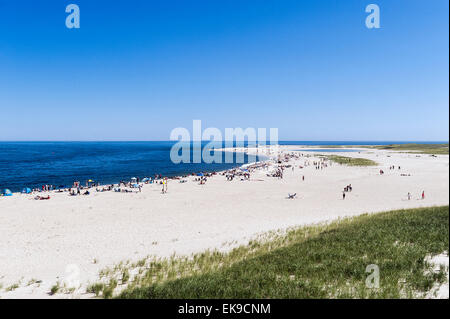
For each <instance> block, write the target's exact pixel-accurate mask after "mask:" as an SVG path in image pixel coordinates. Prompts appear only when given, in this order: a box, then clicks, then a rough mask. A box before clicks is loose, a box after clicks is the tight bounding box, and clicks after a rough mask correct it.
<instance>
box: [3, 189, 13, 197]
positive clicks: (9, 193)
mask: <svg viewBox="0 0 450 319" xmlns="http://www.w3.org/2000/svg"><path fill="white" fill-rule="evenodd" d="M2 195H3V196H12V195H13V194H12V192H11V191H10V190H9V189H4V190H3V191H2Z"/></svg>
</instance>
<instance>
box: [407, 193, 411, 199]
mask: <svg viewBox="0 0 450 319" xmlns="http://www.w3.org/2000/svg"><path fill="white" fill-rule="evenodd" d="M408 200H411V193H410V192H408Z"/></svg>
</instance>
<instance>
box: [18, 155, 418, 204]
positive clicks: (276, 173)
mask: <svg viewBox="0 0 450 319" xmlns="http://www.w3.org/2000/svg"><path fill="white" fill-rule="evenodd" d="M312 156H313V155H311V154H303V153H296V152H291V153H282V154H281V155H278V157H277V158H272V159H270V160H266V161H262V162H256V163H252V164H246V165H243V166H241V167H236V168H232V169H228V170H225V171H223V172H200V173H191V174H189V175H183V176H172V177H164V176H162V175H161V174H155V175H154V176H153V177H145V178H142V179H141V178H139V177H133V178H131V180H130V181H125V180H121V181H120V182H119V183H118V184H109V185H103V186H101V185H100V183H98V182H95V181H93V180H87V181H86V182H85V184H84V185H82V184H81V183H80V182H79V181H75V182H74V183H73V185H72V186H71V187H68V188H64V186H59V187H55V186H54V185H47V184H46V185H42V186H41V187H40V188H35V189H33V190H30V191H29V192H28V191H27V192H26V193H31V194H36V193H50V192H55V193H64V192H67V193H68V195H69V196H89V195H91V193H92V191H93V190H95V192H97V193H103V192H112V191H114V192H118V193H140V192H142V188H143V186H144V184H159V185H160V186H161V193H162V194H166V193H167V192H168V184H169V181H170V180H178V181H179V182H180V183H186V182H188V180H187V177H188V176H192V177H193V179H192V180H193V181H194V182H197V183H198V184H199V185H205V184H206V182H207V181H208V178H212V177H214V176H215V175H222V176H225V178H226V179H227V181H229V182H231V181H234V180H235V179H236V178H237V179H240V181H250V180H251V174H252V173H253V172H255V171H267V173H265V175H266V176H268V177H275V178H277V179H280V180H282V179H283V178H284V175H285V174H286V170H287V169H291V171H292V173H293V174H294V173H295V168H296V167H298V168H299V169H300V170H302V169H304V168H306V167H308V166H314V168H315V170H323V169H326V168H328V167H331V166H332V161H331V160H329V159H328V158H327V157H322V156H319V158H318V159H317V157H314V158H313V159H312V160H310V158H311V157H312ZM299 160H300V161H302V163H300V164H299V163H298V162H299ZM396 168H397V169H398V170H400V169H401V167H400V166H396V165H391V166H389V170H395V169H396ZM379 173H380V175H383V174H384V171H383V169H380V170H379ZM404 175H405V174H402V176H404ZM408 176H410V175H409V174H408ZM300 178H301V180H302V181H305V175H304V174H300ZM27 190H29V189H27ZM352 190H353V187H352V185H351V184H349V185H347V186H345V187H344V190H343V192H342V199H345V198H346V193H349V192H352ZM296 196H297V193H292V194H291V193H289V194H288V198H290V199H293V198H296ZM407 198H408V200H411V198H412V195H411V193H410V192H408V194H407ZM420 198H421V199H422V200H423V199H425V192H424V191H422V193H421V196H420ZM34 199H35V200H49V199H50V195H48V194H47V195H45V196H44V195H37V196H35V197H34Z"/></svg>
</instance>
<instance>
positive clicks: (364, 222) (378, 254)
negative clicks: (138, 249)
mask: <svg viewBox="0 0 450 319" xmlns="http://www.w3.org/2000/svg"><path fill="white" fill-rule="evenodd" d="M448 250H449V207H448V206H444V207H430V208H419V209H409V210H398V211H390V212H385V213H378V214H371V215H367V214H366V215H362V216H358V217H354V218H345V219H340V220H338V221H335V222H333V223H330V224H322V225H314V226H308V227H301V228H298V229H293V230H289V231H287V232H285V233H284V234H281V233H273V234H268V235H265V236H264V237H262V238H260V239H258V240H254V241H251V242H250V243H249V244H248V245H245V246H241V247H238V248H235V249H233V250H232V251H231V252H229V253H224V252H218V251H207V252H204V253H202V254H197V255H194V256H191V257H185V258H180V257H175V256H173V257H172V258H169V259H156V258H148V259H144V260H141V261H139V262H137V263H135V264H128V263H127V264H123V265H119V266H117V267H116V268H114V269H110V270H108V271H105V272H104V273H103V274H102V276H103V282H102V283H101V284H94V285H92V286H91V288H90V289H91V290H90V291H92V292H95V293H96V294H97V295H98V296H103V297H106V298H108V297H117V298H420V297H424V296H425V295H426V294H427V293H429V291H430V290H431V289H432V287H433V286H434V285H436V284H439V283H442V282H443V281H445V278H446V272H447V271H448V269H440V271H438V272H433V271H431V268H432V265H430V264H429V263H427V261H426V258H425V257H426V256H434V255H437V254H440V253H442V252H445V251H448ZM374 265H375V266H374ZM368 267H369V268H368ZM374 267H377V268H378V269H379V287H378V288H376V287H373V286H371V287H368V286H367V283H366V281H367V280H368V276H370V275H373V273H371V272H370V271H373V270H374V269H375V268H374ZM368 269H369V272H367V271H368ZM125 270H126V271H127V273H126V275H125V277H126V282H124V281H123V280H121V277H122V276H124V275H123V274H124V271H125Z"/></svg>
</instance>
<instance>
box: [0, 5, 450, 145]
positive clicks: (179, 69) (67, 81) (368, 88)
mask: <svg viewBox="0 0 450 319" xmlns="http://www.w3.org/2000/svg"><path fill="white" fill-rule="evenodd" d="M70 3H75V4H78V5H79V7H80V11H81V12H80V13H81V28H80V29H76V30H75V29H67V28H66V26H65V19H66V16H67V13H65V7H66V5H68V4H70ZM370 3H376V4H378V5H379V6H380V9H381V28H380V29H367V28H366V27H365V18H366V16H367V13H366V12H365V7H366V5H368V4H370ZM448 12H449V3H448V0H433V1H427V0H421V1H418V0H408V1H406V0H405V1H401V0H395V1H393V0H389V1H386V0H383V1H381V0H367V1H361V0H345V1H342V0H334V1H331V0H318V1H312V0H310V1H299V0H292V1H291V0H283V1H280V0H264V1H262V0H205V1H196V0H189V1H186V0H184V1H183V0H180V1H172V0H164V1H144V0H142V1H133V0H127V1H123V0H115V1H109V0H108V1H95V0H70V1H62V0H59V1H50V0H44V1H32V0H28V1H16V0H0V139H2V140H168V139H169V134H170V131H171V130H172V129H173V128H175V127H179V126H182V127H186V128H189V129H190V130H191V127H192V120H193V119H200V120H202V121H203V127H207V126H214V127H217V128H219V129H221V130H223V129H224V128H225V127H244V128H245V127H256V128H257V127H278V128H279V135H280V136H279V137H280V140H446V141H447V140H448V130H449V122H448V116H449V89H448V85H449V33H448V29H449V13H448Z"/></svg>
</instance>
